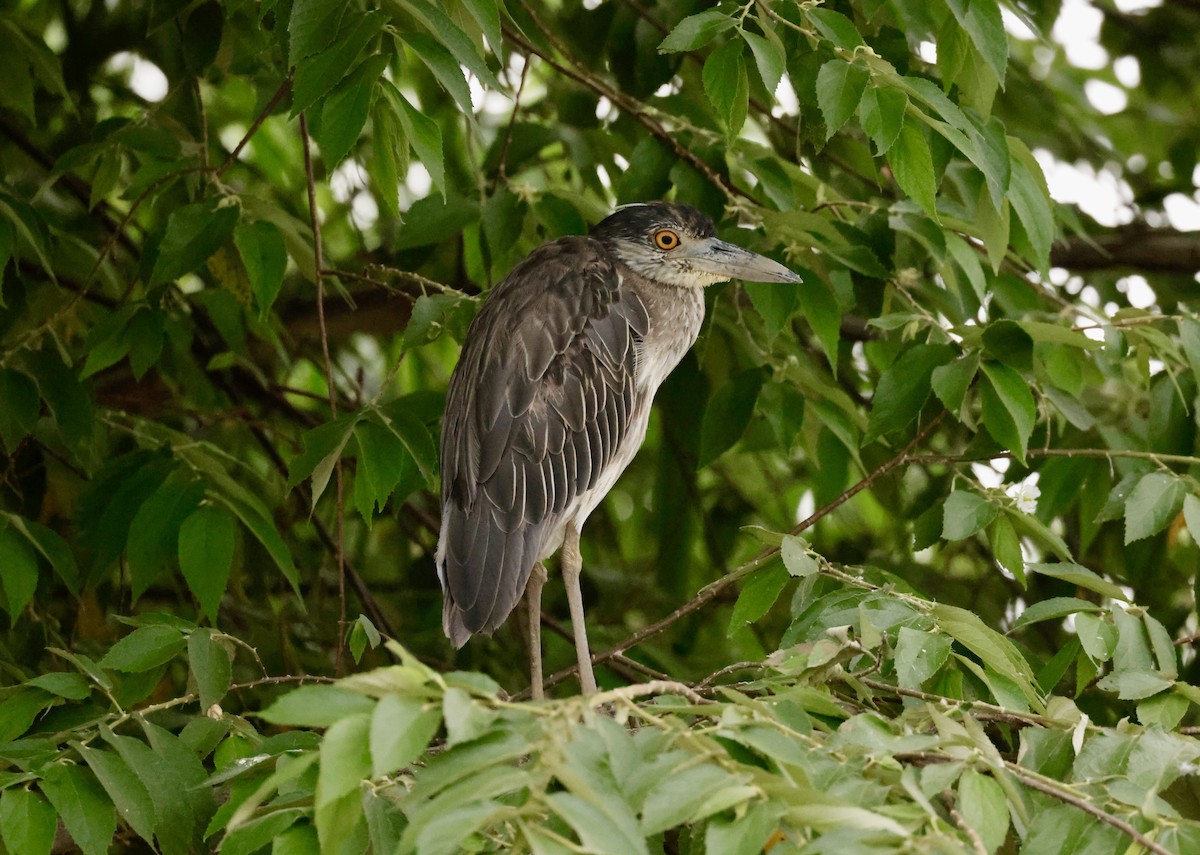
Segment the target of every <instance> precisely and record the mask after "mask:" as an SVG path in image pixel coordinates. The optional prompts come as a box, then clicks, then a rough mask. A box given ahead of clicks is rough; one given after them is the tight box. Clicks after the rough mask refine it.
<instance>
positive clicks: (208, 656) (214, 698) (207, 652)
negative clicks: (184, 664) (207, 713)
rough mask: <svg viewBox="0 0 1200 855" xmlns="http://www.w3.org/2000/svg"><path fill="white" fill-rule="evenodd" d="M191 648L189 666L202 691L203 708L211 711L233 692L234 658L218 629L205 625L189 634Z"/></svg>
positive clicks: (189, 649) (201, 704) (189, 650)
mask: <svg viewBox="0 0 1200 855" xmlns="http://www.w3.org/2000/svg"><path fill="white" fill-rule="evenodd" d="M187 648H188V665H189V666H190V667H191V669H192V675H193V676H194V677H195V678H196V687H197V688H198V689H199V690H200V708H201V709H203V710H207V709H208V708H209V707H211V706H212V705H213V704H215V703H218V702H219V701H220V700H221V699H222V698H224V697H225V694H226V692H228V691H229V684H230V683H231V682H232V681H233V661H232V659H231V658H230V655H229V650H228V649H227V648H226V647H225V645H224V644H222V643H221V642H220V641H218V640H217V638H216V634H215V632H214V631H213V630H211V629H207V628H205V627H200V628H199V629H195V630H193V631H192V632H191V634H189V635H188V643H187Z"/></svg>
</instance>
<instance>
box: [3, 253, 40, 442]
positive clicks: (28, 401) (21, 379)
mask: <svg viewBox="0 0 1200 855" xmlns="http://www.w3.org/2000/svg"><path fill="white" fill-rule="evenodd" d="M3 265H4V259H3V258H0V269H2V268H3ZM40 408H41V399H40V397H39V396H38V389H37V385H36V384H35V383H34V382H33V380H31V379H30V377H29V375H27V374H24V373H22V372H20V371H13V370H12V369H9V368H3V369H0V440H3V441H4V447H5V448H7V449H8V451H9V454H10V455H11V454H12V452H13V451H15V450H16V447H17V443H19V442H20V441H21V440H22V439H24V438H25V437H26V436H28V435H29V432H30V431H31V430H33V426H34V425H35V424H37V419H38V411H39V409H40Z"/></svg>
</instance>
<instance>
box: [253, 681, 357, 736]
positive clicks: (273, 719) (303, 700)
mask: <svg viewBox="0 0 1200 855" xmlns="http://www.w3.org/2000/svg"><path fill="white" fill-rule="evenodd" d="M374 707H375V701H373V700H371V698H368V697H366V696H365V695H360V694H358V693H357V692H350V691H347V690H346V689H342V688H339V687H337V686H329V685H315V686H301V687H300V688H298V689H293V690H292V691H290V692H288V693H287V694H286V695H283V696H282V697H280V698H277V699H276V700H275V701H274V702H273V703H272V704H271V705H270V706H269V707H267V708H266V709H265V710H263V711H262V712H260V713H259V714H258V717H259V718H261V719H262V720H263V721H267V722H270V723H271V724H281V725H290V726H292V727H329V725H331V724H333V723H334V722H336V721H339V720H341V719H343V718H345V717H347V716H351V715H357V714H358V713H369V712H371V711H372V710H373V709H374Z"/></svg>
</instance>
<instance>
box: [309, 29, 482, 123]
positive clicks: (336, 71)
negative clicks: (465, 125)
mask: <svg viewBox="0 0 1200 855" xmlns="http://www.w3.org/2000/svg"><path fill="white" fill-rule="evenodd" d="M386 21H387V15H385V14H384V13H383V12H379V11H371V12H366V13H364V14H355V15H354V16H353V24H352V25H350V26H347V27H343V28H342V29H341V30H340V31H339V32H338V33H337V39H336V40H335V41H332V42H329V43H328V46H327V47H325V48H323V49H322V50H321V51H320V52H319V53H316V54H314V55H311V56H307V57H304V58H302V59H300V60H299V62H298V63H297V65H296V77H295V83H294V84H293V86H292V111H291V115H292V116H298V115H300V114H301V113H303V112H304V111H305V110H307V109H308V108H309V107H311V106H312V105H313V104H315V103H316V102H317V101H318V99H320V98H322V97H323V96H324V95H325V93H327V92H329V90H331V89H333V87H335V86H337V85H338V84H339V83H340V82H341V81H342V78H343V77H345V76H346V72H348V71H349V70H350V66H352V65H353V64H354V60H356V59H358V55H359V54H360V53H361V52H362V49H363V48H364V47H366V46H367V43H368V42H370V41H371V39H373V38H374V37H375V36H376V35H378V33H379V31H380V30H381V29H383V25H384V23H385V22H386ZM427 38H428V37H427ZM456 67H457V66H456ZM460 74H461V73H460ZM463 85H466V84H465V82H464V84H463Z"/></svg>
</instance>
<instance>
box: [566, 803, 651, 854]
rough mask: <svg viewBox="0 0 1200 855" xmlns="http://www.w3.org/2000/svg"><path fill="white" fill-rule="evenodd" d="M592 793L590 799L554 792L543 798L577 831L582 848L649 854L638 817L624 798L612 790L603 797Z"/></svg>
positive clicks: (592, 850)
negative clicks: (639, 826) (600, 797)
mask: <svg viewBox="0 0 1200 855" xmlns="http://www.w3.org/2000/svg"><path fill="white" fill-rule="evenodd" d="M591 795H592V796H593V798H592V799H584V798H581V797H580V796H578V795H575V794H574V793H554V794H552V795H549V796H546V801H547V802H549V804H550V807H551V809H552V810H553V811H554V812H555V813H557V814H558V815H559V816H560V817H562V818H563V819H564V820H565V821H566V823H567V824H568V825H569V826H571V828H572V829H574V831H575V833H576V834H578V835H579V839H580V841H581V842H582V843H583V848H584V851H590V852H605V853H612V855H648V853H649V850H648V849H647V848H646V842H645V840H644V838H643V837H642V835H641V834H639V833H638V831H637V827H638V823H637V818H636V817H635V816H634V814H633V811H632V810H631V809H630V808H629V807H628V805H626V804H625V802H624V800H622V799H620V798H619V797H614V796H615V794H612V795H610V797H609V798H604V799H603V800H601V799H599V798H597V796H599V795H604V794H591Z"/></svg>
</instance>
